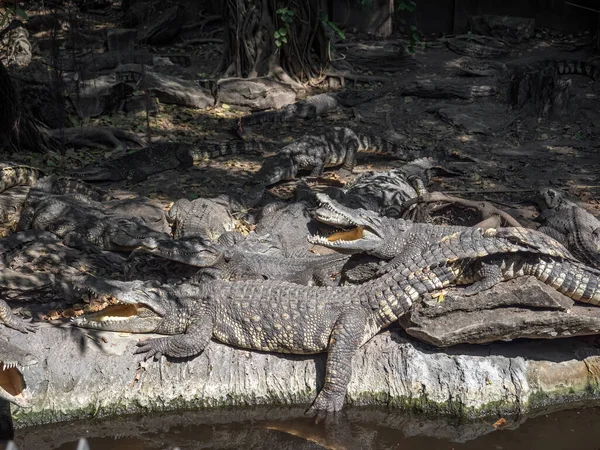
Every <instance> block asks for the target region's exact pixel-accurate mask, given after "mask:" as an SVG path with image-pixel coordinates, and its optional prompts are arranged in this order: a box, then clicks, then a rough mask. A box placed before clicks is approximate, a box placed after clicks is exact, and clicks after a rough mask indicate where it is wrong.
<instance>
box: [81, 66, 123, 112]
mask: <svg viewBox="0 0 600 450" xmlns="http://www.w3.org/2000/svg"><path fill="white" fill-rule="evenodd" d="M132 93H133V87H131V86H129V85H127V84H126V83H123V82H120V81H117V78H116V76H115V75H114V74H111V75H103V76H100V77H97V78H94V79H91V80H85V81H82V82H81V83H80V85H79V92H74V93H72V94H71V95H70V98H71V102H73V106H75V109H76V110H77V115H78V116H79V117H81V118H87V117H98V116H100V115H101V114H104V113H107V112H110V111H111V110H112V109H113V108H115V107H117V106H118V105H120V103H121V101H122V100H124V99H125V97H126V96H128V95H131V94H132Z"/></svg>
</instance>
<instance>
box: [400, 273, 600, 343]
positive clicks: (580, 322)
mask: <svg viewBox="0 0 600 450" xmlns="http://www.w3.org/2000/svg"><path fill="white" fill-rule="evenodd" d="M402 325H403V326H404V328H405V329H406V332H407V333H408V334H410V335H411V336H414V337H416V338H418V339H419V340H422V341H425V342H428V343H431V344H433V345H437V346H441V347H447V346H450V345H455V344H461V343H470V344H481V343H487V342H492V341H497V340H504V341H509V340H512V339H517V338H534V339H552V338H558V337H571V336H580V335H590V334H597V333H599V332H600V308H598V307H593V306H585V305H583V304H581V303H575V302H574V301H573V300H571V299H569V298H567V297H565V296H563V295H561V294H559V293H558V292H557V291H556V290H554V289H553V288H551V287H549V286H546V285H545V284H542V283H540V282H539V281H537V280H536V279H534V278H530V277H528V278H520V279H516V280H512V281H509V282H506V283H501V284H499V285H497V286H495V287H494V288H493V289H490V290H488V291H485V292H482V293H480V294H478V295H476V296H473V297H464V296H460V288H457V289H452V290H451V292H450V294H448V295H446V296H445V297H444V300H443V302H441V303H439V302H438V301H437V300H436V299H429V300H426V301H423V302H421V303H420V304H419V305H417V306H416V307H415V308H414V310H413V311H412V312H411V313H410V314H409V315H407V316H406V317H404V318H403V319H402Z"/></svg>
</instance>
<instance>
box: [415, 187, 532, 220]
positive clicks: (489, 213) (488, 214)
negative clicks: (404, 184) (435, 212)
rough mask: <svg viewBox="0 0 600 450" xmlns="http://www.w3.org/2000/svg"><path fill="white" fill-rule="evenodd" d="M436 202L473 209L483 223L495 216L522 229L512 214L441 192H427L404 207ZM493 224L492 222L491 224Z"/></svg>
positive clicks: (490, 205)
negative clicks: (479, 215) (477, 212)
mask: <svg viewBox="0 0 600 450" xmlns="http://www.w3.org/2000/svg"><path fill="white" fill-rule="evenodd" d="M434 202H444V203H449V204H454V205H460V206H464V207H466V208H472V209H476V210H477V211H479V213H480V214H481V218H482V220H483V221H486V220H487V219H490V220H491V219H492V218H493V217H494V216H497V217H500V218H501V219H502V221H503V222H504V223H505V225H506V226H510V227H520V226H521V224H520V223H519V222H517V220H516V219H515V218H514V217H512V216H511V215H510V214H508V213H506V212H504V211H502V210H501V209H498V208H496V207H495V206H494V205H492V204H491V203H489V202H485V201H484V202H479V201H475V200H465V199H463V198H458V197H453V196H451V195H446V194H442V193H441V192H427V193H425V194H423V195H420V196H419V197H416V198H414V199H410V200H408V201H407V202H405V204H404V207H405V208H408V207H410V206H412V205H416V204H418V203H434ZM490 223H491V222H490Z"/></svg>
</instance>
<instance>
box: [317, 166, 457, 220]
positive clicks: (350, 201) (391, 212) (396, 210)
mask: <svg viewBox="0 0 600 450" xmlns="http://www.w3.org/2000/svg"><path fill="white" fill-rule="evenodd" d="M436 173H441V174H447V175H454V174H455V173H454V172H451V171H449V170H447V169H445V168H444V167H442V166H441V165H440V164H439V163H437V162H436V161H434V160H433V159H432V158H420V159H417V160H415V161H411V162H409V163H408V164H406V165H405V166H403V167H400V168H398V169H392V170H388V171H385V172H374V171H371V172H365V173H363V174H361V175H360V176H359V177H357V178H356V179H355V180H354V181H353V182H352V183H350V184H348V185H347V186H346V187H345V188H344V189H343V190H342V189H338V188H331V189H328V190H327V191H326V192H327V194H328V195H329V196H331V197H332V198H333V199H335V200H336V201H337V202H339V203H340V204H342V205H345V206H347V207H349V208H363V209H370V210H371V211H375V212H377V213H379V214H381V215H384V216H390V217H400V216H401V214H402V212H403V211H404V207H403V205H404V203H405V202H406V201H407V200H410V199H412V198H415V197H418V196H419V195H423V194H424V193H426V192H427V188H426V186H427V185H428V184H429V183H430V180H431V176H432V175H434V174H436Z"/></svg>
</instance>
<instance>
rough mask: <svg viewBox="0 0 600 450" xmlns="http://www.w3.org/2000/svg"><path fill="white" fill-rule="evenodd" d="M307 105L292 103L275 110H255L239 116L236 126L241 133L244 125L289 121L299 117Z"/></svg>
mask: <svg viewBox="0 0 600 450" xmlns="http://www.w3.org/2000/svg"><path fill="white" fill-rule="evenodd" d="M308 107H310V105H302V104H297V103H293V104H291V105H287V106H285V107H284V108H281V109H278V110H276V111H259V112H255V113H252V114H250V115H249V116H245V117H241V118H240V119H239V124H238V127H239V129H240V131H241V132H242V133H243V132H244V129H245V128H246V127H251V126H253V125H260V124H263V123H280V122H289V121H290V120H293V119H294V118H295V117H300V116H301V115H302V114H303V109H306V108H308ZM313 109H314V107H313Z"/></svg>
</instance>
